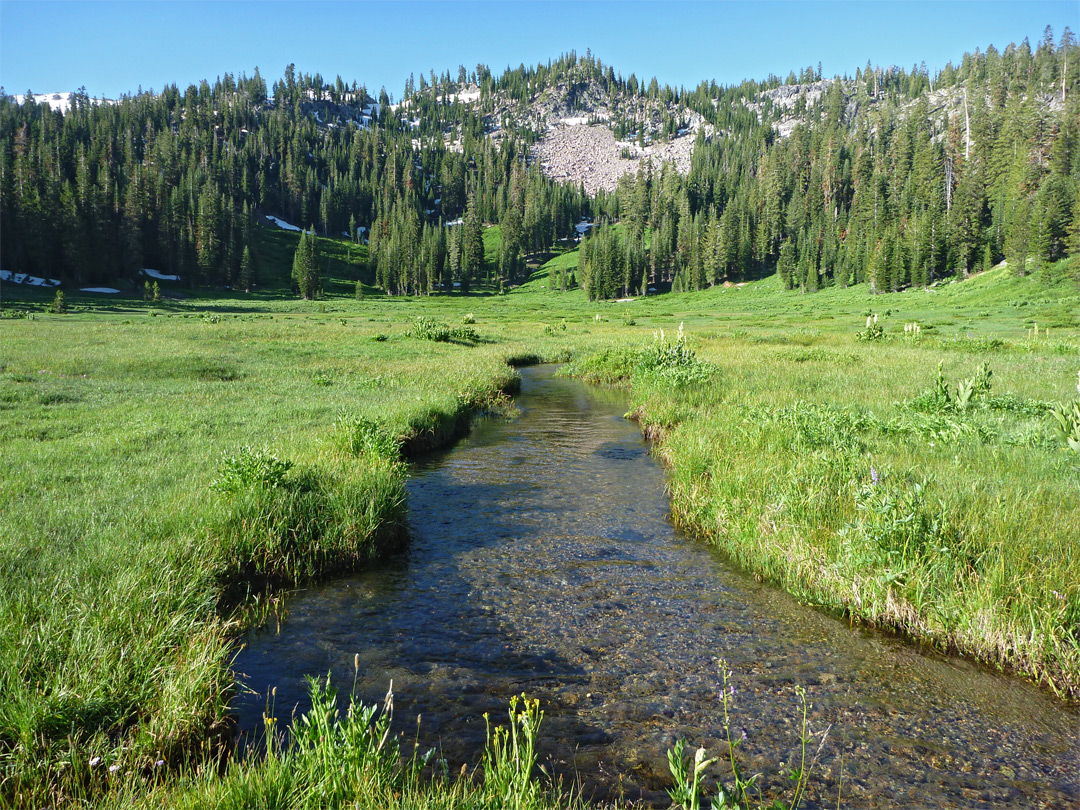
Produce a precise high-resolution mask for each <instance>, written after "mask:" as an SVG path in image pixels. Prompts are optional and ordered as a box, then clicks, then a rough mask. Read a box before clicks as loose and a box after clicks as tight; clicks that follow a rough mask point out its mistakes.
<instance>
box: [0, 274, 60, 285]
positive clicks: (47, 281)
mask: <svg viewBox="0 0 1080 810" xmlns="http://www.w3.org/2000/svg"><path fill="white" fill-rule="evenodd" d="M0 281H10V282H11V283H12V284H27V285H29V286H31V287H59V286H60V282H59V280H57V279H55V278H39V277H38V276H28V275H27V274H26V273H12V272H11V271H10V270H0Z"/></svg>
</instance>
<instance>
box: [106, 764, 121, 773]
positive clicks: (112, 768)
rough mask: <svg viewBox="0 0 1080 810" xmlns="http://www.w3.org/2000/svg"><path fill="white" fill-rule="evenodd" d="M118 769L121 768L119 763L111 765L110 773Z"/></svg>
mask: <svg viewBox="0 0 1080 810" xmlns="http://www.w3.org/2000/svg"><path fill="white" fill-rule="evenodd" d="M118 770H120V766H119V765H110V766H109V773H116V772H117V771H118Z"/></svg>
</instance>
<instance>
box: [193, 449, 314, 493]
mask: <svg viewBox="0 0 1080 810" xmlns="http://www.w3.org/2000/svg"><path fill="white" fill-rule="evenodd" d="M292 467H293V463H292V462H291V461H288V460H287V459H281V458H278V456H277V455H276V454H274V453H271V452H270V451H269V450H266V449H263V450H254V449H252V448H251V447H241V448H240V450H239V451H237V452H236V454H234V455H231V456H225V457H224V458H223V459H222V460H221V466H220V468H219V470H218V477H217V478H216V479H214V481H213V482H212V483H211V484H210V488H211V489H214V490H216V491H218V492H223V493H236V492H239V491H240V490H242V489H248V488H251V487H268V488H270V489H274V488H277V487H281V486H284V484H285V476H286V474H288V472H289V470H291V469H292Z"/></svg>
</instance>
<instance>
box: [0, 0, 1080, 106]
mask: <svg viewBox="0 0 1080 810" xmlns="http://www.w3.org/2000/svg"><path fill="white" fill-rule="evenodd" d="M1047 25H1050V26H1052V28H1053V33H1054V40H1055V42H1057V41H1058V40H1059V39H1060V37H1061V34H1062V32H1063V31H1064V29H1065V27H1066V26H1068V27H1069V28H1070V29H1071V30H1072V31H1073V33H1074V34H1080V2H1078V0H1046V1H1045V2H1043V1H1041V0H1024V1H1022V2H1012V1H1009V0H998V1H997V2H986V1H985V0H966V1H965V2H954V1H952V0H949V1H948V2H946V1H945V0H938V1H937V2H915V0H904V1H903V2H886V1H884V0H883V1H881V2H869V1H867V2H808V1H807V2H781V0H776V1H775V2H692V3H686V2H672V3H653V2H544V3H535V2H479V3H478V2H470V3H457V2H395V3H382V2H359V3H358V2H308V3H296V2H285V1H284V0H281V1H280V2H265V1H260V0H248V1H247V2H212V3H207V2H194V1H193V2H172V1H171V0H158V1H156V2H150V1H148V0H142V1H141V2H140V1H129V2H94V0H84V1H83V2H49V0H33V2H26V1H25V0H0V85H2V86H3V87H4V89H5V90H6V92H8V93H12V94H14V93H23V92H25V91H26V90H27V89H31V90H33V91H34V92H36V93H43V92H54V91H61V90H75V89H77V88H79V87H80V86H85V87H86V89H87V91H88V92H89V93H90V94H91V95H93V96H105V97H108V98H115V97H117V96H119V95H122V94H123V93H126V92H135V91H136V90H138V88H139V87H142V88H143V89H150V88H154V89H156V90H160V89H161V87H162V86H164V85H165V84H168V83H175V84H177V85H179V86H180V89H181V91H182V90H183V89H184V88H186V87H187V85H188V84H191V83H196V82H198V81H199V80H200V79H209V80H210V81H213V80H214V79H215V78H216V77H218V76H221V75H223V74H225V73H233V74H235V75H239V74H240V73H241V72H246V73H248V74H249V75H250V74H251V73H252V72H253V70H254V68H255V66H256V65H257V66H258V67H259V70H260V73H261V74H262V75H263V77H264V78H265V79H266V81H267V84H268V85H272V84H273V82H274V80H275V79H279V78H281V76H282V74H283V71H284V68H285V66H286V65H287V64H289V63H290V62H292V63H295V65H296V69H297V71H299V72H304V73H316V72H318V73H321V74H322V75H323V76H324V77H325V78H328V79H329V80H331V81H332V80H333V79H334V77H335V76H337V75H338V74H340V75H341V77H342V78H343V79H344V80H345V81H346V82H348V83H351V82H352V81H353V80H354V79H355V80H356V81H358V82H360V83H361V84H366V85H367V87H368V89H369V90H371V91H374V92H377V91H378V89H379V88H380V87H381V86H385V87H386V89H387V91H388V92H390V93H392V94H393V95H394V96H395V98H396V97H398V96H400V94H401V90H402V88H403V86H404V84H405V80H406V79H407V78H408V76H409V74H410V73H415V74H416V76H417V79H419V74H420V73H421V72H423V73H425V74H427V73H428V71H429V69H431V68H434V69H435V71H436V73H442V72H443V71H444V70H450V72H451V75H456V73H457V66H458V64H463V65H465V66H466V68H468V69H469V70H472V69H473V68H474V67H475V66H476V64H477V63H478V62H483V63H485V64H487V65H489V66H490V67H491V68H492V70H493V71H494V72H495V73H496V74H498V73H500V72H501V71H502V69H503V68H505V67H506V66H507V65H513V66H517V65H518V64H520V63H522V62H524V63H525V64H526V65H528V64H535V63H537V62H542V61H547V60H548V59H553V58H555V57H557V56H558V55H559V54H560V53H562V52H565V51H569V50H571V49H574V50H576V51H577V52H578V53H579V54H584V53H585V50H586V48H591V49H592V52H593V54H594V55H596V56H598V57H599V58H600V59H602V60H603V61H604V63H605V64H610V65H612V66H614V67H615V69H616V70H618V71H620V72H622V74H623V75H624V76H628V75H629V74H630V73H636V74H637V76H638V77H639V78H644V79H648V78H650V77H652V76H656V77H657V78H658V80H659V81H660V83H661V84H663V83H664V82H668V83H670V84H672V85H675V86H678V85H684V86H686V87H694V86H696V85H697V84H698V83H699V82H700V81H701V80H702V79H716V81H717V82H718V83H720V84H733V83H737V82H739V81H741V80H742V79H744V78H753V79H761V78H764V77H766V76H767V75H768V74H770V73H775V74H777V75H778V76H781V77H785V76H787V74H788V72H789V71H792V70H794V71H795V72H796V73H798V72H799V70H800V69H802V68H804V67H806V66H807V65H814V66H816V65H817V63H818V62H819V61H820V62H821V63H822V68H823V72H824V74H825V75H826V76H830V75H834V74H837V73H839V74H844V73H849V74H854V72H855V69H856V68H857V67H862V66H865V65H866V63H867V60H870V61H871V62H872V63H874V64H880V65H882V66H887V65H890V64H894V65H901V66H903V67H906V68H910V67H911V66H912V65H916V64H918V63H920V62H924V61H925V62H926V64H927V66H928V67H929V68H930V69H931V70H933V69H934V68H935V67H937V68H940V67H943V66H944V65H945V63H946V62H948V61H950V60H951V61H953V62H954V63H956V62H959V60H960V59H961V58H962V56H963V54H964V52H965V51H974V50H975V48H980V49H985V48H986V46H987V45H990V44H994V45H995V46H997V47H998V48H1004V46H1006V45H1007V44H1008V43H1009V42H1017V43H1019V42H1020V41H1021V40H1023V39H1024V37H1028V38H1029V39H1030V41H1031V44H1032V46H1033V47H1034V46H1035V45H1037V44H1038V42H1039V40H1040V39H1041V38H1042V34H1043V30H1044V28H1045V27H1046V26H1047Z"/></svg>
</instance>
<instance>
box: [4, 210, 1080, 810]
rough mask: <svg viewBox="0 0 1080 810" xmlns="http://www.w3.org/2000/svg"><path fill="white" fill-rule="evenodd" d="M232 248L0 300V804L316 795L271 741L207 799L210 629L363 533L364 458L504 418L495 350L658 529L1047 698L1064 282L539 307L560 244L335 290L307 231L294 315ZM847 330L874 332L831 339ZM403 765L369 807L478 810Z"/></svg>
mask: <svg viewBox="0 0 1080 810" xmlns="http://www.w3.org/2000/svg"><path fill="white" fill-rule="evenodd" d="M492 230H493V229H488V230H487V231H485V244H486V245H487V247H488V248H489V249H491V248H492V246H493V244H494V243H493V242H492V240H493V239H494V238H495V237H494V236H491V235H489V234H491V232H492ZM259 239H260V242H259V259H260V264H261V268H260V269H261V273H262V286H261V287H260V288H259V289H258V290H257V291H255V292H253V293H251V294H248V293H244V292H241V291H236V290H211V291H204V290H199V291H197V293H196V292H195V291H192V290H188V289H186V288H184V287H183V286H182V285H172V284H163V285H162V287H163V292H164V293H165V295H166V298H165V300H163V301H162V302H160V303H157V304H148V303H145V302H143V301H142V300H141V290H139V289H136V288H133V289H132V290H131V291H130V292H128V293H124V294H122V295H119V296H110V297H105V296H95V295H92V294H81V293H78V292H77V291H72V292H69V295H68V300H69V305H70V313H69V314H67V315H53V314H48V313H46V312H45V308H46V307H47V305H48V303H49V302H51V300H52V294H51V293H49V292H41V291H37V290H21V289H13V285H6V286H5V288H4V312H3V314H4V315H5V318H4V320H2V321H0V324H2V326H0V328H2V330H3V336H4V340H3V341H2V342H0V466H2V468H3V470H4V475H3V476H2V477H0V515H3V516H4V519H3V520H0V660H2V661H3V667H2V668H0V769H2V770H0V773H2V775H0V780H2V784H0V804H3V805H18V806H25V805H71V804H78V803H81V802H84V801H85V802H91V803H101V802H105V803H108V802H116V803H119V804H131V803H135V804H139V803H142V804H155V803H160V802H161V801H162V800H165V801H167V802H169V803H180V804H183V803H185V802H187V803H189V804H192V805H193V806H194V805H199V806H204V805H213V806H222V807H224V806H239V805H251V804H273V803H275V797H283V796H290V797H293V798H295V799H296V801H295V802H294V803H297V804H301V805H303V804H305V803H306V804H312V805H315V804H318V802H319V799H318V797H319V795H320V794H319V792H318V791H319V790H321V789H322V788H320V787H319V786H318V784H317V783H318V782H319V778H318V774H319V772H320V770H319V769H320V767H322V766H318V765H311V767H310V768H308V765H304V768H308V770H303V769H302V768H300V766H299V765H297V764H296V763H297V761H298V760H296V759H289V758H288V757H292V756H294V755H293V754H289V755H288V757H286V755H285V753H284V752H282V759H281V760H280V761H277V762H276V763H273V762H272V763H270V764H267V765H266V766H265V768H266V770H263V771H258V770H257V769H253V766H241V765H238V764H233V765H230V766H229V769H228V771H227V775H226V778H224V779H219V778H218V776H216V775H215V774H217V771H216V769H215V768H213V767H212V766H211V765H210V764H209V763H210V762H211V761H212V758H213V757H214V756H215V753H216V752H217V751H218V750H219V748H220V745H221V743H220V740H221V738H222V737H221V735H222V734H223V733H224V732H225V729H226V715H227V701H228V699H229V696H230V690H231V683H230V679H229V675H228V668H227V665H228V661H229V657H230V654H231V653H230V650H231V640H232V638H233V637H234V634H235V633H236V631H237V629H238V628H239V627H241V626H243V625H244V624H250V623H251V622H255V621H259V620H260V617H261V616H264V615H265V612H266V611H267V610H271V609H272V601H268V598H269V597H268V593H270V591H268V590H267V588H280V587H287V586H291V585H294V584H296V583H300V582H304V581H309V580H312V579H316V578H319V577H323V576H326V575H328V574H330V573H332V572H335V571H339V570H347V569H351V568H355V567H357V566H361V565H363V564H365V562H366V561H367V560H369V559H371V558H372V557H374V556H377V555H378V554H379V553H380V552H381V550H382V549H384V548H386V547H388V546H390V545H393V544H394V543H395V542H397V540H398V539H399V537H400V533H399V532H400V527H401V524H402V520H403V516H404V509H405V501H404V488H403V484H404V474H405V473H404V469H403V467H402V465H401V464H400V463H399V461H398V459H397V453H396V452H395V451H396V449H397V448H404V449H406V450H417V449H422V448H425V447H431V446H435V445H437V444H441V443H445V442H446V441H448V440H450V439H451V438H452V437H453V436H455V435H457V434H458V433H460V431H461V430H462V429H463V428H464V426H465V425H466V424H467V421H468V415H469V414H470V413H472V412H474V411H475V410H477V409H484V408H493V407H494V408H498V407H504V406H505V394H504V392H505V391H507V390H512V388H513V386H514V384H515V374H514V372H513V370H512V368H510V367H509V366H508V365H507V362H508V361H536V360H551V361H562V360H567V359H571V358H573V359H574V360H575V365H574V366H572V369H571V370H572V371H574V372H575V373H578V374H581V375H583V376H585V377H587V378H589V379H593V380H596V381H606V382H618V383H620V384H624V385H626V386H627V398H628V402H629V409H632V410H633V411H634V412H635V413H636V414H637V416H638V418H639V419H640V420H641V422H642V426H643V429H645V430H646V431H648V432H649V433H650V434H651V435H654V436H656V437H658V439H659V441H660V446H659V450H660V452H661V454H662V457H663V458H664V459H665V461H666V463H667V464H668V466H669V476H670V484H669V487H670V493H671V499H672V512H673V515H674V517H675V519H676V520H677V522H679V523H680V524H681V525H683V526H685V527H687V528H688V529H689V530H690V531H691V532H692V533H693V534H695V535H696V536H698V537H700V538H702V539H703V540H706V541H708V542H712V543H715V544H716V545H718V546H719V547H720V548H721V549H723V550H724V551H725V553H726V554H728V555H729V556H730V557H731V559H733V560H734V561H735V562H737V563H738V564H739V565H740V566H742V567H744V568H745V569H747V570H749V571H753V572H755V573H757V574H759V575H760V576H762V577H764V578H767V579H770V580H772V581H775V582H777V583H779V584H781V585H782V586H783V587H785V588H787V589H788V590H790V591H792V592H793V593H795V594H797V595H798V596H799V597H800V598H802V599H804V600H805V601H807V602H810V603H811V604H816V605H822V606H825V607H827V608H829V609H834V610H839V611H843V612H845V613H848V614H850V615H851V616H852V617H854V618H856V619H858V620H860V621H864V622H867V623H871V624H877V625H883V626H887V627H892V628H895V629H897V630H899V631H900V632H902V633H905V634H907V635H909V636H910V637H912V638H915V639H918V640H924V641H929V642H932V643H935V644H937V645H939V646H942V647H947V648H951V649H956V650H959V651H962V652H964V653H966V654H969V655H972V656H974V657H978V658H981V659H984V660H988V661H992V662H996V663H998V664H1000V665H1001V666H1003V667H1006V668H1009V669H1015V670H1017V671H1019V672H1021V673H1023V674H1024V675H1026V676H1027V677H1030V678H1032V679H1033V680H1036V681H1040V682H1042V683H1044V684H1047V685H1049V686H1050V687H1052V688H1053V689H1055V690H1056V691H1058V692H1059V693H1060V694H1062V695H1066V696H1069V697H1072V698H1074V699H1075V698H1077V697H1078V695H1080V555H1078V554H1077V550H1076V543H1075V538H1076V537H1078V536H1080V462H1078V459H1077V457H1076V454H1075V453H1074V452H1072V451H1070V450H1069V449H1068V448H1067V447H1066V446H1065V445H1064V443H1063V442H1062V441H1060V440H1059V439H1058V437H1057V436H1056V434H1055V432H1054V430H1053V422H1052V417H1051V416H1050V414H1049V413H1048V412H1047V409H1046V403H1048V402H1065V401H1069V400H1071V399H1073V398H1075V397H1076V390H1075V386H1076V375H1077V369H1078V368H1080V328H1078V325H1077V323H1076V314H1077V312H1078V311H1080V308H1078V303H1080V297H1078V296H1080V287H1078V284H1077V280H1076V278H1077V270H1076V266H1075V263H1074V264H1073V265H1071V266H1070V265H1068V264H1066V263H1063V264H1061V265H1058V266H1057V267H1055V268H1053V271H1052V272H1051V273H1049V274H1045V275H1043V276H1036V277H1029V278H1024V279H1017V278H1014V277H1012V276H1009V275H1008V274H1007V273H1006V272H1005V271H1004V270H1003V269H995V270H992V271H990V272H988V273H985V274H982V275H980V276H977V277H974V278H972V279H970V280H968V281H965V282H963V283H956V284H944V285H941V286H939V287H937V288H935V289H934V290H932V291H923V290H917V291H908V292H903V293H899V294H894V295H888V296H876V297H875V296H871V295H869V294H868V293H867V291H866V289H865V288H855V289H848V290H839V289H826V290H823V291H822V292H820V293H817V294H813V295H800V294H798V293H784V292H782V291H780V290H779V289H778V285H777V284H776V281H775V279H765V280H763V281H758V282H753V283H749V284H746V285H744V286H741V287H728V288H715V289H713V290H709V291H705V292H702V293H694V294H683V295H663V296H651V297H647V298H641V299H637V300H635V301H631V302H627V303H621V304H615V303H612V302H592V303H590V302H588V301H587V300H586V299H585V296H584V294H583V293H582V292H581V291H580V290H577V291H572V292H565V293H563V292H559V291H556V290H552V289H550V285H548V284H547V278H546V273H547V271H548V270H550V268H551V267H553V266H555V264H564V265H566V266H575V265H576V255H577V254H576V251H575V250H566V251H563V252H561V253H558V254H557V255H556V256H555V257H554V258H552V259H551V260H550V261H549V262H548V263H547V265H545V266H544V267H541V268H539V269H537V270H536V272H534V274H533V277H532V278H531V279H530V280H529V281H528V282H527V283H526V284H524V285H522V286H521V287H519V288H517V289H515V290H512V291H511V292H509V293H508V294H506V295H498V296H496V295H492V296H481V295H469V296H458V295H453V296H433V297H425V298H405V297H387V296H383V295H381V294H378V293H377V291H374V290H370V288H369V289H368V290H367V291H366V292H367V293H368V294H367V295H366V296H365V298H364V299H363V300H361V301H357V300H355V299H354V297H353V292H354V289H355V280H356V277H357V276H358V275H359V276H361V277H363V274H364V272H365V269H364V267H363V266H362V265H360V264H359V262H360V261H361V259H360V257H361V255H362V254H361V251H360V249H359V248H356V247H353V248H351V249H352V250H353V251H354V252H353V260H354V262H355V263H354V264H352V265H350V264H349V250H350V247H349V245H348V244H347V243H346V242H342V241H339V240H324V249H325V251H326V255H328V256H329V257H330V262H329V266H330V274H329V280H328V281H327V283H326V296H325V298H324V299H322V300H318V301H300V300H298V299H296V298H295V297H293V296H291V295H290V294H289V292H288V266H289V264H291V255H292V250H293V246H294V245H295V241H296V238H295V235H294V234H289V233H287V232H283V231H277V230H270V229H263V230H261V231H260V237H259ZM489 243H490V244H489ZM494 249H496V250H497V246H495V248H494ZM868 311H870V312H874V313H877V314H878V315H879V322H880V323H881V324H882V325H883V327H884V330H885V335H886V338H887V339H886V340H884V341H880V342H874V343H866V342H859V341H857V340H856V339H855V333H856V331H858V330H860V329H863V328H864V325H865V320H866V315H867V312H868ZM466 313H469V314H471V315H472V316H473V320H474V323H471V324H469V326H468V328H469V329H471V330H475V340H473V339H470V340H467V341H465V340H462V341H434V340H423V339H418V338H417V337H414V332H415V329H416V324H417V319H418V318H425V319H429V321H426V323H427V322H433V323H434V324H435V325H436V327H438V326H439V325H445V326H446V328H447V330H448V331H450V330H453V329H456V328H457V327H459V326H460V325H462V321H463V316H464V315H465V314H466ZM27 314H31V315H33V319H32V320H31V319H29V318H28V317H26V315H27ZM12 315H18V316H21V317H11V316H12ZM911 322H918V323H919V324H920V325H921V327H922V331H921V332H920V333H919V337H918V338H911V337H905V335H906V334H908V333H905V332H904V328H903V327H904V324H905V323H911ZM680 323H684V324H685V332H686V335H687V338H686V343H685V344H684V349H686V350H688V351H683V352H678V351H675V346H674V345H673V343H672V342H673V341H674V336H675V333H676V331H677V330H678V328H679V324H680ZM1035 325H1037V326H1038V332H1037V333H1036V332H1035V330H1034V326H1035ZM1047 328H1049V334H1047V332H1046V330H1047ZM661 329H663V330H665V332H666V336H667V337H666V340H667V344H666V345H661V344H659V343H658V342H657V337H654V335H655V334H656V333H657V332H658V331H659V330H661ZM436 331H439V330H436ZM440 333H441V332H440ZM462 334H464V333H463V332H462ZM984 361H985V362H988V363H989V365H990V368H991V369H992V372H993V377H992V390H991V391H990V392H989V394H987V395H985V396H982V397H977V398H976V399H975V400H974V401H973V402H972V404H971V407H969V408H967V409H963V410H961V409H958V408H955V407H950V406H946V405H944V404H943V403H942V402H940V401H938V400H935V399H934V398H933V396H931V395H929V394H927V392H932V391H933V389H934V387H935V384H936V375H937V371H936V369H937V367H938V364H939V363H940V364H941V366H942V373H943V375H944V378H945V379H946V381H947V382H948V384H949V385H950V386H951V387H952V389H955V386H956V384H957V383H958V382H959V381H961V380H963V379H966V378H969V377H971V376H972V375H974V374H975V373H976V372H977V370H978V368H979V366H980V364H981V363H982V362H984ZM388 448H389V449H388ZM273 457H276V458H277V459H278V460H279V461H280V462H281V465H279V466H275V464H274V463H273V462H272V461H271V460H270V459H271V458H273ZM872 471H873V472H872ZM875 475H876V477H877V480H876V481H875V480H874V479H873V476H875ZM229 481H232V483H228V482H229ZM215 482H217V485H216V486H215ZM335 733H336V732H335ZM295 756H297V757H299V756H301V755H300V754H299V753H297V754H295ZM304 756H306V755H304ZM97 757H100V758H101V759H100V762H99V763H98V764H99V766H100V763H108V764H116V765H118V771H117V772H118V773H123V774H127V775H128V776H127V777H125V779H119V778H117V779H111V778H110V777H109V776H108V775H107V774H108V773H109V772H108V771H102V770H101V768H100V767H98V766H95V767H91V765H90V763H91V762H94V761H95V758H97ZM158 762H164V763H165V764H164V765H162V766H160V767H155V763H158ZM305 762H308V760H305ZM245 767H248V770H244V768H245ZM275 769H277V770H275ZM298 769H299V770H298ZM301 772H302V773H301ZM411 773H412V772H406V771H405V770H403V771H401V772H400V773H399V774H398V775H397V776H394V777H393V779H390V778H389V777H388V781H386V782H385V786H386V787H385V789H386V790H389V791H391V793H389V794H387V793H380V792H379V790H382V789H383V788H379V789H378V790H375V789H372V790H373V792H372V793H371V795H372V796H375V797H385V796H387V795H399V794H400V793H401V791H403V790H406V788H405V787H403V785H406V784H413V785H414V787H415V789H416V790H418V791H421V792H420V793H408V794H407V795H410V796H416V797H417V798H416V800H415V801H405V800H403V801H402V803H404V804H416V805H419V806H433V807H434V806H450V805H452V804H455V803H459V804H462V805H467V806H468V805H470V804H471V805H473V806H486V805H484V804H483V803H482V801H481V799H478V798H476V796H475V795H474V794H472V793H468V791H470V790H473V788H471V787H468V786H467V785H466V784H465V783H461V785H459V784H458V782H456V781H453V780H451V781H450V782H447V783H444V784H443V787H442V788H439V789H438V790H436V791H435V792H430V791H429V789H430V784H431V783H430V781H425V780H424V779H417V778H416V777H415V774H413V775H409V774H411ZM303 774H308V775H306V776H305V775H303ZM358 778H359V777H358ZM367 778H368V777H367V776H364V777H363V779H367ZM394 779H397V780H399V781H396V782H395V781H394ZM425 779H426V777H425ZM409 780H412V782H410V781H409ZM370 787H371V784H370V783H369V782H363V783H361V782H357V783H355V784H353V785H352V786H351V787H349V786H346V787H342V788H341V791H343V792H341V793H339V794H335V795H340V796H344V795H346V794H348V793H349V791H359V790H368V789H369V788H370ZM474 787H475V786H474ZM413 789H414V788H408V790H413ZM459 790H460V791H465V792H462V793H455V792H454V791H459ZM289 791H295V792H289ZM394 791H397V793H395V792H394ZM424 791H429V792H424ZM440 791H441V792H440ZM401 795H406V794H401ZM544 795H545V796H548V794H544ZM451 796H457V797H459V798H460V802H458V800H457V799H454V800H451V799H449V798H447V797H451ZM468 796H472V797H473V798H468ZM185 797H186V798H185ZM474 799H475V801H474ZM372 801H374V804H373V805H371V806H380V801H381V800H380V799H378V798H376V799H373V800H372ZM484 801H486V800H484ZM530 801H532V800H530ZM536 801H537V802H540V803H541V804H543V803H544V802H548V801H553V802H555V803H558V801H557V800H551V799H550V797H549V798H543V797H541V798H537V799H536ZM537 806H539V805H537Z"/></svg>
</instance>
